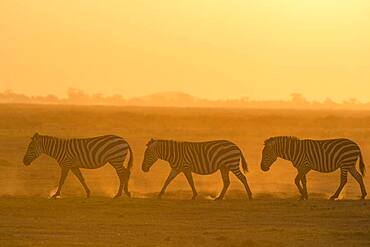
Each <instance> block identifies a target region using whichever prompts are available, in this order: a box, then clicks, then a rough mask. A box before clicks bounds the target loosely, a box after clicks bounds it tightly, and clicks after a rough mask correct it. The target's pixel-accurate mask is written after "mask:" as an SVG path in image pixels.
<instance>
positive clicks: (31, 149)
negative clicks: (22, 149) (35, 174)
mask: <svg viewBox="0 0 370 247" xmlns="http://www.w3.org/2000/svg"><path fill="white" fill-rule="evenodd" d="M40 139H41V138H40V135H39V134H38V133H36V134H34V135H33V137H31V142H30V144H29V145H28V148H27V152H26V154H25V155H24V158H23V164H25V165H26V166H29V165H31V163H32V161H34V160H35V159H37V158H38V157H39V156H40V155H41V153H42V150H41V145H40Z"/></svg>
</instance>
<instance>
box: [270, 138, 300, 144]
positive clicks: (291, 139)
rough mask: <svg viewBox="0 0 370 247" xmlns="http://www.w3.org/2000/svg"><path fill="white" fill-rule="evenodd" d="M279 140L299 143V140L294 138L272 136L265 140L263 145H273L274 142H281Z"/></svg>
mask: <svg viewBox="0 0 370 247" xmlns="http://www.w3.org/2000/svg"><path fill="white" fill-rule="evenodd" d="M281 139H285V140H289V141H299V138H298V137H295V136H274V137H270V138H269V139H267V140H265V143H264V144H265V145H266V144H269V143H273V142H275V141H276V140H281Z"/></svg>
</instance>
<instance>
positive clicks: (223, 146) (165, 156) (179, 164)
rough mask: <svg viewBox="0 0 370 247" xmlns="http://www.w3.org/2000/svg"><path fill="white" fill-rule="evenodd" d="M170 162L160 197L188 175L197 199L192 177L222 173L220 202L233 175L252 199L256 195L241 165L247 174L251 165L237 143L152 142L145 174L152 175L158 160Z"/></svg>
mask: <svg viewBox="0 0 370 247" xmlns="http://www.w3.org/2000/svg"><path fill="white" fill-rule="evenodd" d="M158 159H161V160H165V161H168V162H169V164H170V166H171V168H172V170H171V173H170V175H169V176H168V178H167V180H166V182H165V185H164V186H163V188H162V190H161V192H160V194H159V197H161V196H162V195H163V194H164V192H165V190H166V187H167V186H168V184H169V183H170V182H171V181H172V179H173V178H175V177H176V176H177V175H178V174H179V173H181V172H182V173H184V174H185V176H186V178H187V180H188V182H189V184H190V186H191V188H192V190H193V199H195V197H196V196H197V192H196V190H195V187H194V183H193V178H192V173H196V174H201V175H206V174H212V173H214V172H216V171H217V170H220V172H221V175H222V179H223V182H224V187H223V189H222V192H221V194H220V196H219V197H218V198H217V199H222V198H223V196H224V194H225V192H226V190H227V188H228V186H229V184H230V181H229V171H231V172H232V173H234V174H235V175H236V176H237V177H238V178H239V179H240V180H241V182H242V183H243V184H244V186H245V189H246V191H247V193H248V196H249V198H251V197H252V193H251V191H250V188H249V186H248V183H247V180H246V177H245V176H244V175H243V173H242V172H241V171H240V168H239V166H240V163H241V165H242V167H243V169H244V171H247V170H248V167H247V162H246V161H245V158H244V156H243V154H242V152H241V151H240V149H239V147H238V146H236V145H235V144H234V143H232V142H229V141H225V140H217V141H208V142H178V141H172V140H153V139H152V140H150V141H149V143H148V144H147V149H146V151H145V154H144V161H143V165H142V169H143V171H145V172H147V171H149V169H150V167H151V166H152V165H153V164H154V163H155V162H156V161H157V160H158Z"/></svg>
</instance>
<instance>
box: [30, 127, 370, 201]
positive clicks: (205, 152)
mask: <svg viewBox="0 0 370 247" xmlns="http://www.w3.org/2000/svg"><path fill="white" fill-rule="evenodd" d="M41 154H46V155H48V156H50V157H52V158H54V159H55V160H56V161H57V162H58V164H59V166H60V168H61V176H60V180H59V185H58V189H57V191H56V192H55V194H54V195H53V196H52V198H56V197H58V196H60V193H61V189H62V186H63V184H64V181H65V179H66V177H67V175H68V173H69V171H71V172H72V173H73V174H74V175H75V176H76V177H77V178H78V180H79V181H80V182H81V184H82V186H83V187H84V189H85V191H86V195H87V197H89V196H90V189H89V188H88V186H87V184H86V182H85V180H84V178H83V176H82V173H81V171H80V168H85V169H95V168H99V167H102V166H104V165H105V164H107V163H109V164H110V165H112V166H113V168H114V169H115V170H116V173H117V175H118V177H119V181H120V184H119V188H118V191H117V194H116V195H115V197H120V196H121V195H122V191H124V193H125V194H126V195H127V196H129V197H130V196H131V195H130V192H129V190H128V181H129V178H130V173H131V168H132V166H133V154H132V149H131V147H130V145H129V144H128V143H127V142H126V141H125V140H124V139H123V138H121V137H119V136H115V135H105V136H98V137H93V138H85V139H61V138H57V137H52V136H46V135H40V134H38V133H36V134H35V135H34V136H33V137H32V138H31V142H30V144H29V145H28V148H27V151H26V154H25V156H24V159H23V163H24V164H25V165H30V164H31V163H32V162H33V161H34V160H35V159H37V158H38V157H39V156H40V155H41ZM128 154H129V160H128V163H127V166H126V167H124V165H123V163H124V160H125V159H126V156H127V155H128ZM277 158H282V159H285V160H288V161H291V162H292V164H293V166H294V167H295V168H296V169H297V171H298V174H297V176H296V178H295V184H296V186H297V188H298V190H299V192H300V194H301V197H300V199H302V200H306V199H308V193H307V186H306V174H307V173H308V172H309V171H310V170H315V171H318V172H324V173H328V172H332V171H335V170H337V169H340V170H341V177H340V185H339V187H338V189H337V190H336V192H335V193H334V194H333V195H332V196H331V197H330V199H336V198H338V196H339V194H340V192H341V191H342V189H343V187H344V185H345V184H346V182H347V174H348V172H349V173H350V174H351V175H352V176H353V177H354V178H355V179H356V181H357V182H358V183H359V185H360V188H361V199H365V197H366V195H367V193H366V188H365V185H364V182H363V178H362V177H363V176H364V173H365V165H364V162H363V159H362V154H361V151H360V148H359V146H358V145H357V144H356V143H354V142H353V141H351V140H349V139H344V138H341V139H330V140H309V139H304V140H300V139H298V138H296V137H290V136H278V137H271V138H269V139H267V140H266V141H265V143H264V148H263V151H262V161H261V169H262V170H263V171H268V170H269V169H270V167H271V165H272V164H273V163H274V162H275V161H276V160H277ZM157 160H165V161H167V162H168V163H169V165H170V167H171V171H170V174H169V175H168V177H167V179H166V181H165V183H164V185H163V187H162V190H161V191H160V193H159V194H158V198H161V197H162V195H163V194H164V193H165V191H166V188H167V186H168V185H169V184H170V183H171V181H172V180H173V179H174V178H175V177H176V176H177V175H178V174H179V173H184V175H185V177H186V179H187V181H188V183H189V185H190V187H191V189H192V192H193V196H192V199H195V198H196V196H197V191H196V189H195V186H194V181H193V176H192V173H196V174H202V175H206V174H212V173H214V172H216V171H217V170H220V173H221V176H222V181H223V188H222V191H221V193H220V195H219V196H218V197H217V198H216V200H221V199H223V197H224V195H225V193H226V191H227V189H228V187H229V185H230V179H229V172H230V171H231V172H232V173H233V174H234V175H235V176H236V177H237V178H238V179H239V180H240V181H241V182H242V183H243V185H244V187H245V190H246V193H247V196H248V198H249V199H252V192H251V190H250V187H249V185H248V182H247V178H246V177H245V175H244V174H243V173H242V172H241V171H240V167H239V165H240V163H241V167H242V169H243V171H244V172H247V171H248V167H247V162H246V160H245V158H244V156H243V154H242V151H241V150H240V148H239V147H238V146H237V145H235V144H234V143H232V142H230V141H225V140H216V141H208V142H179V141H173V140H155V139H151V140H150V141H149V142H148V143H147V145H146V150H145V153H144V160H143V163H142V170H143V171H144V172H148V171H149V170H150V167H151V166H152V165H153V164H154V163H155V162H156V161H157ZM357 160H359V168H360V172H361V174H360V173H359V172H358V171H357V169H356V163H357Z"/></svg>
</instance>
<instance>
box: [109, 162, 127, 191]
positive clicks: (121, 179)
mask: <svg viewBox="0 0 370 247" xmlns="http://www.w3.org/2000/svg"><path fill="white" fill-rule="evenodd" d="M112 166H113V167H114V169H116V173H117V175H118V178H119V186H118V191H117V194H116V195H115V196H114V197H113V198H118V197H120V196H122V190H123V186H124V185H125V184H126V182H125V178H127V176H125V170H126V168H125V167H123V166H122V165H121V164H120V165H114V164H112ZM126 180H127V179H126ZM125 193H126V194H127V195H128V196H129V197H130V196H131V195H130V193H129V192H128V188H127V187H126V188H125Z"/></svg>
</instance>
